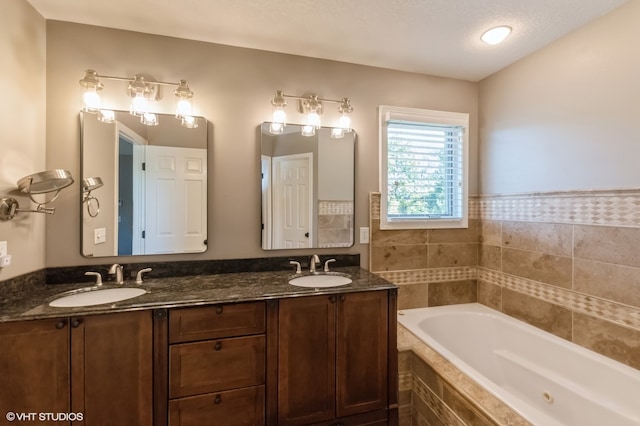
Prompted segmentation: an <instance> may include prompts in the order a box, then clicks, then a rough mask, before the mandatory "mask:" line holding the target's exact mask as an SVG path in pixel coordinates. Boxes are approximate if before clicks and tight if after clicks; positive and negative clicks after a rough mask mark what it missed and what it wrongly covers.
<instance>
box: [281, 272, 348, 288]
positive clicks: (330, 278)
mask: <svg viewBox="0 0 640 426" xmlns="http://www.w3.org/2000/svg"><path fill="white" fill-rule="evenodd" d="M351 282H352V281H351V278H349V277H348V276H346V275H343V274H338V273H332V274H329V273H324V274H317V275H304V276H302V277H296V278H292V279H290V280H289V284H291V285H295V286H298V287H314V288H320V287H339V286H341V285H347V284H349V283H351Z"/></svg>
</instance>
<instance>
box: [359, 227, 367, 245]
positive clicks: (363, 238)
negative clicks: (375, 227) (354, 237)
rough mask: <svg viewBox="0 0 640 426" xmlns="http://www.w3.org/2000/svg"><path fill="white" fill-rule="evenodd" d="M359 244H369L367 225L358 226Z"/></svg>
mask: <svg viewBox="0 0 640 426" xmlns="http://www.w3.org/2000/svg"><path fill="white" fill-rule="evenodd" d="M360 244H369V227H362V228H360Z"/></svg>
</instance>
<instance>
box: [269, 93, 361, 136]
mask: <svg viewBox="0 0 640 426" xmlns="http://www.w3.org/2000/svg"><path fill="white" fill-rule="evenodd" d="M286 98H290V99H297V100H298V101H299V104H300V111H301V112H302V113H303V114H304V115H305V116H306V121H307V122H306V123H305V124H304V125H303V126H302V135H303V136H313V135H315V134H316V129H319V128H320V126H321V116H322V102H327V103H335V104H338V105H339V106H338V113H339V114H340V119H339V121H338V125H337V126H335V127H333V128H332V129H331V137H333V138H342V137H344V134H345V133H346V132H349V131H351V117H350V114H351V113H352V112H353V107H352V106H351V101H350V100H349V98H342V99H341V100H334V99H322V98H319V97H318V96H316V95H314V94H311V95H308V96H292V95H285V94H284V92H283V91H282V90H277V91H276V94H275V96H274V97H273V99H272V100H271V105H273V120H272V121H271V126H270V129H269V131H270V132H271V133H272V134H274V135H279V134H281V133H283V132H284V128H285V126H286V125H287V114H286V112H285V108H286V106H287V101H286Z"/></svg>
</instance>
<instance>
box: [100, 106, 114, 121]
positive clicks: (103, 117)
mask: <svg viewBox="0 0 640 426" xmlns="http://www.w3.org/2000/svg"><path fill="white" fill-rule="evenodd" d="M98 120H100V121H101V122H103V123H107V124H110V123H115V121H116V113H115V112H114V111H113V110H110V109H101V110H100V114H99V115H98Z"/></svg>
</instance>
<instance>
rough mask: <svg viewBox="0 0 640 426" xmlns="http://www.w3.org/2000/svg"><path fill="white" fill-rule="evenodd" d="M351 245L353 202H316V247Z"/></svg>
mask: <svg viewBox="0 0 640 426" xmlns="http://www.w3.org/2000/svg"><path fill="white" fill-rule="evenodd" d="M352 245H353V202H352V201H327V200H320V201H318V246H319V247H321V248H328V247H351V246H352Z"/></svg>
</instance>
